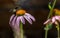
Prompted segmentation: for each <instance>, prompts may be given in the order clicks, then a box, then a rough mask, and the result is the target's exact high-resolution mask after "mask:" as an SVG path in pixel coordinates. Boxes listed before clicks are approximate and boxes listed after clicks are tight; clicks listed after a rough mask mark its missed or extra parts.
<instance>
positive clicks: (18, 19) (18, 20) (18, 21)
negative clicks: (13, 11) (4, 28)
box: [16, 17, 20, 26]
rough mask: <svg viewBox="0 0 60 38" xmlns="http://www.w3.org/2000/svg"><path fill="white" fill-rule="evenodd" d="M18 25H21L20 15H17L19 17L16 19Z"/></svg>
mask: <svg viewBox="0 0 60 38" xmlns="http://www.w3.org/2000/svg"><path fill="white" fill-rule="evenodd" d="M16 25H17V26H19V25H20V18H19V17H17V19H16Z"/></svg>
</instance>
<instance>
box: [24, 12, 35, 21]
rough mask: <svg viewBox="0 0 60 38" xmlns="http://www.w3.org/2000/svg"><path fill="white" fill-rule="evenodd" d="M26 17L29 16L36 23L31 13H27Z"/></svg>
mask: <svg viewBox="0 0 60 38" xmlns="http://www.w3.org/2000/svg"><path fill="white" fill-rule="evenodd" d="M25 15H27V16H28V17H29V18H30V19H32V20H33V21H35V18H34V17H33V16H32V15H30V14H29V13H26V14H25Z"/></svg>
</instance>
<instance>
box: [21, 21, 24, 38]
mask: <svg viewBox="0 0 60 38" xmlns="http://www.w3.org/2000/svg"><path fill="white" fill-rule="evenodd" d="M20 32H21V38H24V37H23V24H22V23H21V22H20Z"/></svg>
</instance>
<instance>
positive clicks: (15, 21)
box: [9, 10, 35, 26]
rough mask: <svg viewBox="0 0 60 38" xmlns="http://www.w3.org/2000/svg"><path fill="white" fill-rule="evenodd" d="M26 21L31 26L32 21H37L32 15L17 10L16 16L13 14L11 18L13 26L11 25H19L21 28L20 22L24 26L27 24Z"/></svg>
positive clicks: (10, 22)
mask: <svg viewBox="0 0 60 38" xmlns="http://www.w3.org/2000/svg"><path fill="white" fill-rule="evenodd" d="M25 19H26V20H27V21H28V22H29V23H30V24H32V20H33V21H35V18H34V17H33V16H32V15H31V14H29V13H26V11H25V10H17V11H16V15H15V14H13V15H12V16H11V17H10V21H9V24H11V25H18V26H19V24H20V22H22V23H23V24H25Z"/></svg>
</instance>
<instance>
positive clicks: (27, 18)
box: [24, 15, 32, 24]
mask: <svg viewBox="0 0 60 38" xmlns="http://www.w3.org/2000/svg"><path fill="white" fill-rule="evenodd" d="M24 18H25V19H26V20H27V21H28V22H29V23H30V24H32V20H31V19H30V18H29V17H28V16H26V15H24Z"/></svg>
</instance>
